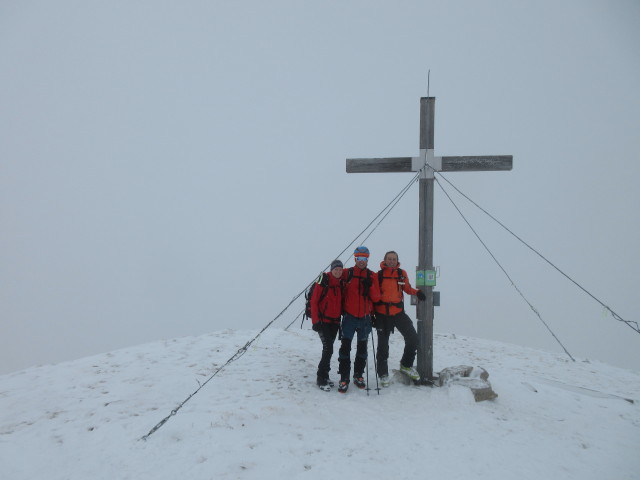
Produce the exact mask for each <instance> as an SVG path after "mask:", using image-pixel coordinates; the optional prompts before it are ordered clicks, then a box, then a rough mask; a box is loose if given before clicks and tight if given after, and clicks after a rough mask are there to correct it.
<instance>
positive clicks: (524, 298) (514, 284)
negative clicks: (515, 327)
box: [435, 178, 576, 362]
mask: <svg viewBox="0 0 640 480" xmlns="http://www.w3.org/2000/svg"><path fill="white" fill-rule="evenodd" d="M435 180H436V182H437V183H438V186H439V187H440V188H441V189H442V191H443V192H444V194H445V195H446V196H447V198H448V199H449V201H450V202H451V203H452V204H453V206H454V207H455V209H456V210H457V211H458V213H459V214H460V216H461V217H462V219H463V220H464V221H465V223H466V224H467V225H468V226H469V228H470V229H471V231H472V232H473V234H474V235H475V236H476V237H477V239H478V240H479V241H480V243H481V244H482V246H483V247H484V248H485V250H486V251H487V252H488V253H489V255H491V258H493V261H494V262H496V264H497V265H498V267H500V270H502V272H503V273H504V274H505V275H506V276H507V278H508V279H509V281H510V282H511V285H512V286H513V288H515V289H516V291H517V292H518V293H519V294H520V296H521V297H522V299H523V300H524V301H525V302H526V303H527V305H529V308H531V310H532V311H533V313H535V314H536V316H537V317H538V318H539V319H540V321H541V322H542V323H543V324H544V326H545V327H546V328H547V330H549V333H551V335H553V338H555V339H556V341H557V342H558V343H559V344H560V346H561V347H562V349H563V350H564V352H565V353H566V354H567V355H568V356H569V358H570V359H571V360H573V361H574V362H575V361H576V360H575V358H573V357H572V356H571V354H570V353H569V351H568V350H567V349H566V348H565V346H564V345H563V344H562V342H561V341H560V339H559V338H558V337H557V336H556V334H555V333H553V330H551V328H550V327H549V325H547V322H545V321H544V320H543V319H542V316H541V315H540V312H538V310H536V308H535V307H534V306H533V305H532V304H531V302H529V300H528V299H527V297H525V296H524V294H523V293H522V291H521V290H520V289H519V288H518V286H517V285H516V283H515V282H514V281H513V279H512V278H511V276H510V275H509V274H508V273H507V271H506V270H505V269H504V267H503V266H502V264H501V263H500V262H499V261H498V259H497V258H496V257H495V255H494V254H493V252H492V251H491V250H490V249H489V247H488V246H487V244H486V243H484V241H483V240H482V238H480V235H478V232H476V230H475V229H474V228H473V227H472V226H471V223H469V221H468V220H467V218H466V217H465V216H464V214H463V213H462V211H461V210H460V209H459V208H458V205H456V203H455V202H454V201H453V199H452V198H451V196H450V195H449V192H447V191H446V190H445V189H444V188H443V186H442V184H441V183H440V181H439V180H438V179H437V178H436V179H435Z"/></svg>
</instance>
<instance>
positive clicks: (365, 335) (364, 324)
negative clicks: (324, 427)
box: [338, 247, 380, 393]
mask: <svg viewBox="0 0 640 480" xmlns="http://www.w3.org/2000/svg"><path fill="white" fill-rule="evenodd" d="M353 255H354V257H355V261H356V265H355V267H351V268H348V269H346V270H344V271H343V272H342V281H343V283H344V287H343V290H342V343H341V345H340V350H339V352H338V362H339V367H340V368H339V371H338V373H340V383H339V385H338V391H339V392H341V393H345V392H346V391H347V389H348V388H349V376H350V374H351V342H352V341H353V337H354V336H355V335H356V333H357V334H358V337H357V339H358V340H357V347H356V358H355V360H354V362H353V371H354V375H353V383H354V384H355V385H356V386H357V387H358V388H365V387H366V384H365V382H364V377H363V373H364V369H365V366H366V365H367V345H368V340H369V334H370V333H371V314H372V313H373V304H374V303H376V302H378V301H379V300H380V289H379V288H378V282H377V281H374V280H375V274H374V273H373V272H372V271H371V270H369V269H368V268H367V264H368V261H369V249H368V248H367V247H358V248H356V249H355V251H354V252H353Z"/></svg>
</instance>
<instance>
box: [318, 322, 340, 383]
mask: <svg viewBox="0 0 640 480" xmlns="http://www.w3.org/2000/svg"><path fill="white" fill-rule="evenodd" d="M339 329H340V325H338V324H337V323H324V322H323V323H321V324H320V329H319V331H318V336H319V337H320V341H321V342H322V356H321V357H320V363H318V380H321V379H322V380H328V379H329V372H330V371H331V357H332V356H333V344H334V343H335V341H336V336H337V335H338V330H339Z"/></svg>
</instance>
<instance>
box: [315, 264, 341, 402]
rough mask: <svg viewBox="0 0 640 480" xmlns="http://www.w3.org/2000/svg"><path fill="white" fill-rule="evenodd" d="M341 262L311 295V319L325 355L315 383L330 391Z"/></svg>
mask: <svg viewBox="0 0 640 480" xmlns="http://www.w3.org/2000/svg"><path fill="white" fill-rule="evenodd" d="M342 268H343V265H342V262H341V261H340V260H334V261H333V262H331V267H330V271H329V272H328V273H323V274H322V275H321V276H320V277H319V278H318V281H317V282H316V285H315V287H313V294H312V295H311V301H310V302H309V303H310V306H311V322H312V324H313V327H312V328H313V330H314V331H316V332H318V335H319V336H320V341H321V342H322V356H321V357H320V363H319V364H318V375H317V379H316V383H317V385H318V387H320V389H322V390H325V391H327V392H328V391H330V390H331V387H332V386H333V383H332V382H331V381H330V380H329V371H331V356H332V355H333V344H334V343H335V341H336V336H337V335H338V330H339V329H340V318H341V315H342V282H341V280H340V279H341V277H342Z"/></svg>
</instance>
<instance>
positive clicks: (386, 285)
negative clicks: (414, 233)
mask: <svg viewBox="0 0 640 480" xmlns="http://www.w3.org/2000/svg"><path fill="white" fill-rule="evenodd" d="M376 281H377V282H378V283H379V284H380V294H381V299H380V301H379V302H378V303H376V305H375V311H376V313H375V316H376V320H375V323H376V331H377V333H378V351H377V354H376V360H377V362H378V369H377V370H378V376H379V377H380V384H381V385H382V386H383V387H388V386H389V367H388V365H387V360H388V359H389V336H390V335H391V334H392V333H393V331H394V329H396V328H397V329H398V331H399V332H400V334H401V335H402V336H403V338H404V353H403V355H402V359H401V360H400V371H401V372H403V373H404V374H405V375H407V376H408V377H410V378H412V379H413V380H420V375H419V374H418V372H417V371H416V370H415V368H413V361H414V360H415V358H416V351H417V350H418V334H417V333H416V329H415V328H414V326H413V321H412V320H411V319H410V318H409V316H408V315H407V314H406V313H405V311H404V294H405V293H408V294H409V295H417V297H418V299H419V300H424V299H425V295H424V293H422V292H421V291H420V290H416V289H415V288H411V284H410V283H409V278H408V276H407V272H406V271H404V270H402V269H401V268H400V262H399V261H398V254H397V253H396V252H394V251H390V252H387V253H386V254H385V256H384V260H383V261H382V262H380V271H379V272H378V275H377V277H376Z"/></svg>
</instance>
